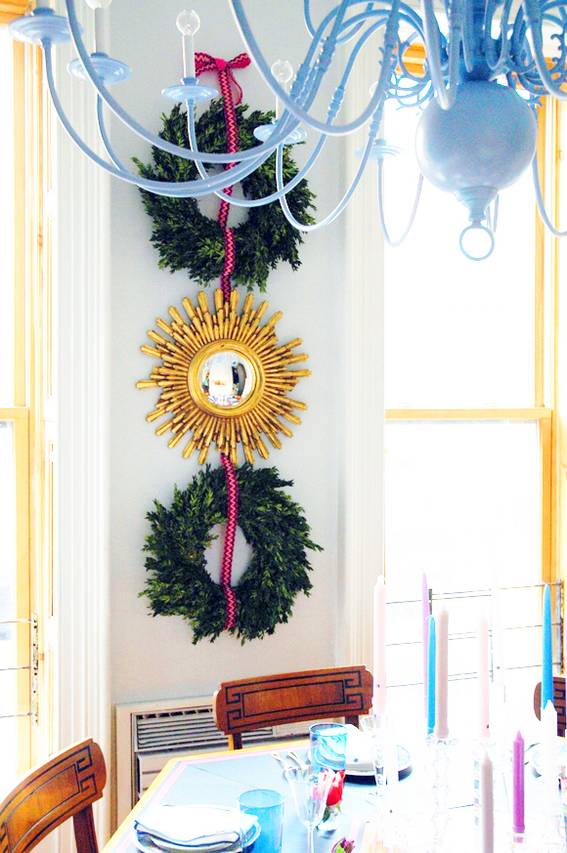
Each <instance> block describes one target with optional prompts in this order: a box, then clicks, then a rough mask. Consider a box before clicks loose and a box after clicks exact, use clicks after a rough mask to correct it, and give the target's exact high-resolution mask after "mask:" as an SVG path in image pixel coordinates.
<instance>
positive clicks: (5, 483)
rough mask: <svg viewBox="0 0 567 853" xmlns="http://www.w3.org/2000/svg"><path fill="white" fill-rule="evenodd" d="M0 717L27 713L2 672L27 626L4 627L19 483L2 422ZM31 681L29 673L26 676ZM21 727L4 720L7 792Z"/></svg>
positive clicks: (2, 771) (10, 606) (13, 659)
mask: <svg viewBox="0 0 567 853" xmlns="http://www.w3.org/2000/svg"><path fill="white" fill-rule="evenodd" d="M0 482H1V483H2V488H1V489H0V715H1V714H13V713H15V712H18V711H27V708H19V707H18V692H17V688H18V678H19V677H21V676H18V675H16V673H15V672H6V671H2V669H3V668H5V667H13V666H16V665H17V664H18V663H20V661H19V660H18V638H19V636H21V634H20V632H21V631H22V630H25V627H26V626H18V625H6V624H1V623H2V622H5V621H6V620H12V619H14V618H15V617H16V616H20V615H21V616H25V615H26V614H18V613H17V589H16V582H17V572H16V514H15V507H16V481H15V470H14V447H13V427H12V424H10V423H7V422H5V421H0ZM22 675H23V676H24V677H28V674H27V673H25V672H24V673H23V674H22ZM16 735H17V723H16V721H15V720H0V746H1V751H2V761H0V788H5V787H6V785H8V784H9V783H10V782H11V781H12V780H13V778H14V776H15V774H16V772H17V755H16V748H17V743H18V739H17V736H16Z"/></svg>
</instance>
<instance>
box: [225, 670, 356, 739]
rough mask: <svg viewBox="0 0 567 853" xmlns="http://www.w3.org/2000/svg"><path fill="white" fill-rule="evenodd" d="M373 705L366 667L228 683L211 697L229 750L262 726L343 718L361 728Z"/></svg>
mask: <svg viewBox="0 0 567 853" xmlns="http://www.w3.org/2000/svg"><path fill="white" fill-rule="evenodd" d="M371 704H372V675H371V674H370V672H369V671H368V670H367V669H366V668H365V667H363V666H343V667H335V668H333V669H312V670H307V671H305V672H287V673H283V674H280V675H264V676H260V677H257V678H242V679H240V680H239V681H224V682H223V683H222V684H221V685H220V687H219V689H218V690H217V692H216V693H215V695H214V698H213V708H214V714H215V721H216V724H217V727H218V728H219V729H220V731H222V732H224V733H225V734H226V735H228V742H229V746H230V748H231V749H241V748H242V735H243V734H244V733H245V732H252V731H255V730H256V729H260V728H262V727H264V726H274V725H282V724H285V723H293V722H298V721H300V720H320V719H327V718H329V717H344V718H345V720H346V722H347V723H352V724H353V725H355V726H358V718H359V716H361V715H364V714H368V712H369V710H370V706H371Z"/></svg>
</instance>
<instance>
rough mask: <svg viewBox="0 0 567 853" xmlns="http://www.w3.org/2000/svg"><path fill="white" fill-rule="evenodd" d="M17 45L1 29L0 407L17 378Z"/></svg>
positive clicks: (8, 398) (10, 398)
mask: <svg viewBox="0 0 567 853" xmlns="http://www.w3.org/2000/svg"><path fill="white" fill-rule="evenodd" d="M12 75H13V42H12V39H11V38H10V36H9V34H8V31H7V29H6V27H0V127H1V128H2V133H0V186H1V187H2V192H1V193H0V281H1V282H2V284H1V286H0V404H4V405H11V404H12V402H13V395H14V389H13V376H14V288H13V281H14V228H13V221H14V168H13V165H14V152H13V137H14V110H13V76H12Z"/></svg>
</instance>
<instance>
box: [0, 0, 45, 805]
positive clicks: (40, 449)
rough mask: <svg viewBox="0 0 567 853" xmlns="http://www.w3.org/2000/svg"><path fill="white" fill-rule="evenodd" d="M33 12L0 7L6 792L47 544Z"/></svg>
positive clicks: (32, 715)
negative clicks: (28, 20)
mask: <svg viewBox="0 0 567 853" xmlns="http://www.w3.org/2000/svg"><path fill="white" fill-rule="evenodd" d="M26 6H27V3H23V2H21V3H20V2H14V0H12V2H10V3H8V4H4V3H2V2H0V114H1V115H0V124H1V127H2V134H1V135H0V172H1V173H2V174H1V175H0V178H1V183H2V188H3V192H2V193H1V194H0V482H1V484H2V488H1V489H0V752H1V754H2V762H1V764H0V788H6V787H9V786H11V785H12V784H13V780H14V776H15V775H16V774H17V773H20V772H22V771H24V770H25V769H27V767H29V765H30V763H31V762H32V761H33V760H34V757H35V755H34V745H35V743H36V741H37V737H38V734H39V731H40V726H39V725H38V723H39V720H40V718H39V715H38V695H39V657H40V648H39V639H40V633H41V632H40V631H39V620H40V618H42V617H43V615H44V607H43V603H42V596H44V590H45V586H46V584H45V574H44V572H45V569H46V565H47V560H46V554H47V553H48V550H49V549H48V543H49V542H50V537H49V536H48V535H47V532H48V529H49V523H50V522H49V521H48V516H47V513H44V504H45V499H46V498H47V497H48V492H47V489H46V487H45V483H46V479H45V474H46V467H45V465H46V463H45V459H46V456H45V454H44V435H43V426H42V423H43V421H42V417H43V416H42V411H43V394H44V379H45V372H44V354H45V350H46V347H47V336H44V328H45V326H46V324H47V323H48V322H50V319H49V295H48V294H49V290H48V287H46V285H48V280H47V277H45V278H44V277H43V276H44V273H43V271H42V269H41V264H40V258H41V248H40V247H41V216H42V209H41V186H42V175H41V145H42V140H41V115H42V112H41V73H40V68H41V65H40V57H39V53H38V52H37V51H36V50H35V49H33V48H31V47H24V46H23V45H21V44H14V42H13V41H12V39H11V37H10V36H9V33H8V30H7V28H6V26H5V24H6V23H7V22H8V21H9V20H11V19H12V18H13V17H15V16H16V15H18V14H21V13H23V12H24V11H25V7H26ZM32 519H33V523H32ZM40 533H41V535H40Z"/></svg>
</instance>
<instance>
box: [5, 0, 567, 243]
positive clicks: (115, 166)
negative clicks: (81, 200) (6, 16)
mask: <svg viewBox="0 0 567 853" xmlns="http://www.w3.org/2000/svg"><path fill="white" fill-rule="evenodd" d="M86 2H87V4H88V5H89V6H90V7H91V8H92V9H94V14H95V31H96V32H100V16H101V15H102V14H103V9H104V8H105V7H107V6H108V5H109V4H110V2H111V0H86ZM228 5H229V7H230V8H231V10H232V13H233V15H234V18H235V21H236V24H237V26H238V28H239V30H240V33H241V35H242V39H243V41H244V43H245V45H246V49H247V51H248V53H249V54H250V56H251V57H252V59H253V61H254V62H255V64H256V67H257V69H258V71H259V72H260V74H261V76H262V78H263V79H264V81H265V83H266V84H267V85H268V86H269V87H270V89H271V90H272V91H273V93H274V95H275V98H276V104H277V109H276V119H275V121H274V122H273V124H271V125H265V126H263V127H260V128H258V129H257V131H256V136H257V138H258V140H259V144H258V145H256V146H254V147H252V148H250V149H248V150H244V151H240V152H238V153H237V154H234V153H231V154H211V153H208V152H206V151H201V150H199V147H198V145H197V138H196V133H195V108H196V105H197V104H199V103H202V102H206V101H208V100H210V99H211V98H213V97H215V96H216V95H217V92H216V91H215V90H214V89H212V88H210V87H208V86H204V85H203V84H201V83H200V82H199V81H198V80H197V78H196V76H195V61H194V36H195V33H196V32H197V30H198V28H199V18H198V16H197V15H196V13H194V12H185V11H184V12H182V13H180V15H179V16H178V18H177V27H178V29H179V30H180V32H181V34H182V40H183V58H184V76H183V77H182V79H181V80H180V82H179V83H178V84H175V85H172V86H170V87H168V88H167V89H164V90H163V94H164V95H165V96H167V97H169V98H171V99H173V100H175V101H178V102H181V103H184V104H185V105H186V108H187V127H188V137H189V143H190V145H189V148H184V147H179V146H177V145H173V144H171V143H169V142H166V141H165V140H163V139H161V138H160V137H159V136H157V135H156V134H154V133H152V132H151V131H149V130H147V129H146V128H144V127H142V125H140V124H139V123H138V122H137V121H136V119H135V118H134V117H133V116H131V115H130V114H129V113H128V112H127V111H126V110H125V109H124V108H123V107H122V106H121V105H120V103H119V102H118V101H117V100H116V99H115V98H114V96H113V95H112V94H111V93H110V91H109V87H110V86H112V85H114V84H117V83H119V82H121V81H122V80H125V79H127V77H129V76H130V74H131V69H130V68H129V67H128V66H127V65H125V64H124V63H122V62H120V61H119V60H117V59H114V58H112V57H110V56H108V55H107V53H105V52H104V51H102V50H100V49H98V48H99V46H100V41H96V40H95V51H94V52H93V53H89V51H88V50H87V48H86V46H85V44H84V41H83V38H82V34H81V26H80V24H79V21H78V18H77V12H76V3H75V0H65V7H66V16H63V15H56V14H55V13H54V12H53V10H52V9H50V8H47V7H41V6H40V7H38V8H36V9H34V10H33V11H32V12H31V13H30V14H29V15H25V16H23V17H21V18H18V19H16V20H15V21H13V22H12V23H11V25H10V28H11V31H12V34H13V36H14V37H15V38H17V39H19V40H22V41H27V42H32V43H34V44H39V45H41V47H42V49H43V56H44V65H45V77H46V80H47V86H48V88H49V92H50V95H51V98H52V101H53V105H54V108H55V110H56V112H57V114H58V116H59V119H60V120H61V123H62V124H63V127H64V128H65V130H66V131H67V133H68V134H69V136H70V137H71V139H72V140H73V141H74V142H75V143H76V145H77V146H78V147H79V148H80V149H81V151H83V153H84V154H85V155H86V156H87V157H89V159H90V160H92V161H93V162H94V163H96V164H97V165H98V166H99V167H100V168H101V169H104V170H105V171H106V172H107V173H108V174H110V175H113V176H114V177H116V178H118V179H119V180H122V181H125V182H127V183H130V184H134V185H136V186H137V187H140V188H141V189H143V190H147V191H148V192H151V193H156V194H158V195H164V196H169V197H172V198H201V197H203V196H205V195H209V194H212V193H214V194H215V195H216V196H218V197H219V198H220V199H227V200H228V201H230V203H231V204H233V205H239V206H242V207H254V206H258V205H263V204H270V203H272V202H278V203H279V204H280V205H281V208H282V210H283V213H284V215H285V217H286V218H287V220H288V221H289V222H290V223H291V225H293V226H294V227H295V228H297V229H299V230H300V231H304V232H306V231H313V230H315V229H318V228H321V227H323V226H325V225H327V224H329V223H331V222H333V221H334V220H335V219H336V218H337V217H338V216H339V215H340V214H341V212H342V211H343V210H344V209H345V207H346V206H347V204H348V203H349V201H350V199H351V197H352V195H353V193H354V191H355V190H356V187H357V186H358V184H359V182H360V180H361V178H362V175H363V174H364V172H365V170H366V167H367V165H368V164H369V162H373V163H375V164H376V170H377V195H378V216H379V220H380V223H381V226H382V230H383V232H384V236H385V238H386V240H388V242H390V243H392V244H398V243H400V242H401V240H402V239H403V237H405V235H406V234H407V233H408V231H409V228H410V227H411V224H412V223H413V220H414V218H415V214H416V211H417V208H418V204H419V198H420V194H421V187H422V183H423V178H424V177H425V178H426V179H428V180H429V181H431V183H433V184H434V185H435V186H437V187H440V188H441V189H443V190H446V191H448V192H451V193H453V194H454V195H455V196H456V198H457V199H458V200H459V201H460V202H462V204H463V205H464V207H465V208H466V211H467V213H468V224H467V225H466V227H465V228H464V230H463V232H462V234H461V238H460V243H461V249H462V250H463V252H464V253H465V254H466V255H467V256H468V257H470V258H471V259H473V260H482V259H484V258H486V257H488V256H489V255H490V254H491V252H492V250H493V248H494V233H495V230H496V222H497V209H498V195H499V193H500V191H501V190H503V189H505V188H506V187H508V186H510V185H511V184H513V183H514V182H515V181H516V180H517V179H518V177H519V176H520V175H521V174H522V172H524V171H525V170H526V169H527V168H528V167H529V166H530V165H531V168H532V173H533V180H534V187H535V195H536V200H537V204H538V208H539V212H540V215H541V217H542V219H543V221H544V223H545V225H546V226H547V228H548V229H549V230H550V231H551V233H552V234H554V235H555V236H563V235H564V234H566V233H567V232H561V231H559V230H558V229H557V228H556V227H555V226H554V225H553V224H552V222H551V221H550V218H549V216H548V215H547V213H546V210H545V206H544V202H543V196H542V191H541V187H540V183H539V176H538V164H537V158H536V135H537V133H536V132H537V122H536V111H537V108H538V106H539V104H540V101H541V98H542V97H544V96H546V95H551V96H554V97H556V98H559V99H565V98H567V86H566V84H567V42H566V34H567V0H521V2H520V3H518V0H444V4H443V10H442V12H436V10H435V8H434V3H433V0H422V3H421V14H418V12H417V11H416V9H414V8H413V7H412V6H410V5H408V4H407V3H403V2H401V0H341V2H338V3H336V4H335V5H333V6H332V7H331V8H330V9H329V11H328V12H327V14H325V15H324V16H323V17H322V18H321V20H320V21H318V22H315V21H314V20H313V15H312V10H311V3H310V0H303V9H304V20H305V26H306V28H307V32H308V35H309V38H310V44H309V47H308V49H307V52H306V54H305V58H304V59H303V61H302V63H301V65H300V67H299V69H298V71H297V74H296V75H295V77H293V70H292V69H291V66H290V65H289V63H286V62H281V61H280V62H278V63H275V65H274V66H272V67H271V68H270V66H269V65H268V63H267V62H266V60H265V58H264V56H263V54H262V51H261V49H260V46H259V44H258V41H257V39H256V37H255V35H254V32H253V27H252V25H251V23H250V21H249V19H248V15H247V14H246V11H245V9H244V6H245V2H244V0H229V2H228ZM370 39H373V42H370V44H371V45H372V44H373V43H376V44H379V47H376V48H375V55H376V77H377V82H376V84H375V85H374V86H373V87H372V89H371V90H370V94H369V96H368V102H367V104H366V106H365V107H364V109H363V110H362V111H361V112H360V114H359V115H358V116H357V117H356V118H355V119H353V120H352V121H350V122H343V121H341V120H340V112H341V107H342V105H343V102H344V98H345V94H346V92H347V88H348V86H349V80H350V78H351V75H352V72H353V69H354V67H355V64H356V62H357V59H359V56H360V53H361V51H362V49H363V48H364V47H365V45H367V43H368V42H369V40H370ZM69 40H72V42H73V45H74V47H75V50H76V53H77V58H76V59H75V60H73V61H72V62H71V63H70V64H69V71H70V73H72V74H73V75H75V76H76V77H78V78H80V79H82V80H84V81H88V82H90V84H91V85H92V86H93V87H94V89H95V90H96V111H97V121H98V128H99V133H100V137H101V141H102V145H103V148H104V151H105V153H106V156H100V155H99V154H98V153H97V152H96V151H94V150H93V149H92V148H91V147H89V145H87V144H86V142H85V141H84V140H83V139H82V138H81V136H80V134H79V133H78V132H77V131H76V130H75V128H74V127H73V126H72V124H71V123H70V121H69V119H68V118H67V116H66V114H65V111H64V109H63V106H62V104H61V100H60V98H59V96H58V93H57V88H56V85H55V79H54V74H53V55H52V54H53V48H54V47H56V46H57V45H58V44H60V43H62V42H66V41H69ZM417 44H420V45H423V46H424V48H425V59H424V68H423V74H422V75H416V74H415V73H413V71H412V70H411V68H410V67H408V66H409V63H408V62H407V61H406V56H407V54H408V50H409V49H410V48H411V47H412V46H415V45H417ZM339 47H342V48H345V49H344V50H341V51H340V57H341V67H340V74H339V78H338V79H339V82H338V85H337V86H336V87H335V89H334V92H333V94H332V97H331V98H330V100H329V102H328V106H327V108H326V110H327V111H326V117H321V116H319V117H317V115H315V114H314V112H315V109H314V102H315V100H316V98H317V95H318V94H319V92H320V90H321V86H322V83H323V80H324V79H325V77H326V75H327V72H328V71H329V69H330V68H331V66H332V65H333V64H334V63H337V62H338V61H339V54H338V53H337V48H339ZM546 53H547V55H546ZM292 78H293V79H292ZM387 100H393V101H395V102H397V103H398V104H399V105H400V106H417V107H419V108H420V109H421V117H420V119H419V122H418V126H417V133H416V156H417V162H418V164H419V168H420V172H421V174H420V177H419V180H418V186H417V192H416V197H415V202H414V205H413V209H412V212H411V216H410V222H409V224H408V227H407V228H406V229H405V230H404V234H403V235H402V237H401V238H400V239H397V240H395V241H394V240H392V238H391V236H390V234H389V232H388V229H387V227H386V224H385V217H384V198H383V196H384V191H383V184H384V181H383V177H384V176H383V170H384V160H385V158H387V157H388V156H390V155H392V154H395V153H396V149H394V148H393V147H392V146H390V145H388V144H387V143H386V141H385V140H384V139H383V138H381V137H380V127H381V124H382V118H383V112H384V105H385V103H386V101H387ZM105 106H106V107H107V108H108V109H110V110H111V111H112V113H114V115H115V116H116V117H117V118H118V119H120V121H122V122H123V123H124V124H125V125H126V126H127V127H128V128H130V130H132V131H133V132H134V133H136V134H138V136H140V137H141V138H142V139H144V140H145V141H146V142H148V143H150V144H151V145H154V146H156V147H157V148H160V149H162V150H163V151H166V152H168V153H169V154H173V155H176V156H178V157H183V158H185V159H187V160H192V161H193V162H194V163H195V164H196V166H197V169H198V173H199V177H198V178H195V179H194V180H191V181H186V182H179V183H170V182H160V181H154V180H147V179H145V178H142V177H141V176H140V175H138V174H135V173H133V172H132V171H131V170H129V169H128V167H127V166H126V165H124V163H123V162H122V161H121V160H120V158H119V157H118V155H117V154H116V152H115V151H114V149H113V147H112V145H111V143H110V138H109V135H108V132H107V128H106V125H105V117H104V107H105ZM363 126H366V127H367V140H366V144H365V146H364V148H363V149H362V150H361V152H360V162H359V164H358V168H357V169H356V174H355V175H354V177H353V179H352V181H351V183H350V185H349V187H348V189H347V190H346V191H345V193H344V195H343V196H342V198H341V199H340V200H339V202H338V203H337V204H336V206H335V207H334V208H333V210H331V211H330V212H329V213H328V214H327V215H326V216H324V217H323V218H322V219H321V220H320V221H319V222H317V223H315V224H310V225H305V224H303V223H301V222H298V221H297V219H295V217H294V216H293V214H292V212H291V210H290V208H289V205H288V202H287V194H288V193H289V192H290V191H291V190H292V189H293V188H294V187H295V186H297V184H298V183H299V182H300V181H301V180H302V179H303V178H305V177H307V176H308V175H309V172H310V171H311V169H312V168H313V166H314V164H315V163H316V162H317V160H318V158H319V157H320V155H321V153H322V151H323V148H324V147H325V143H326V142H327V140H328V139H329V137H335V136H346V135H349V134H352V133H355V132H356V131H357V130H358V129H359V128H361V127H363ZM307 130H309V131H311V132H312V133H313V134H314V135H315V137H316V142H315V144H314V146H313V149H312V151H311V153H310V154H309V156H308V157H307V161H306V163H305V165H304V166H303V168H302V169H301V170H300V171H299V173H298V174H297V175H296V176H295V177H294V178H293V179H291V180H290V181H288V182H287V183H286V182H285V181H284V176H283V149H284V146H286V145H292V144H295V143H297V142H300V141H303V140H304V139H305V138H306V135H307ZM274 154H275V162H276V189H275V191H274V192H272V193H271V194H270V195H268V196H266V197H264V198H260V199H245V198H237V197H235V196H227V195H225V193H224V192H223V189H224V188H226V186H227V184H235V183H237V182H239V181H242V180H243V179H244V178H246V177H247V176H248V175H250V174H251V173H252V172H253V171H254V170H255V169H257V168H258V166H260V165H261V164H262V163H264V162H265V161H266V160H267V159H268V158H269V157H271V156H272V155H274ZM228 164H233V165H232V166H231V168H230V169H229V170H228V171H223V172H220V173H219V171H218V169H219V167H223V166H224V167H226V166H228ZM227 175H228V176H229V178H230V180H227Z"/></svg>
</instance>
